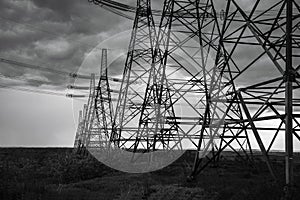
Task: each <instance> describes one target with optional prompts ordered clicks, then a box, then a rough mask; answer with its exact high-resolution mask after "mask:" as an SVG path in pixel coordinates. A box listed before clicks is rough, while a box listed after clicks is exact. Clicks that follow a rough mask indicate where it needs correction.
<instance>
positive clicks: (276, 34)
mask: <svg viewBox="0 0 300 200" xmlns="http://www.w3.org/2000/svg"><path fill="white" fill-rule="evenodd" d="M94 2H95V3H100V4H101V1H99V2H98V1H94ZM137 2H138V3H137V7H136V15H135V18H134V25H133V30H132V35H131V40H130V45H129V50H128V54H127V59H126V63H125V68H124V73H123V79H122V84H121V87H120V93H119V98H118V101H117V106H116V107H117V109H116V111H115V112H114V111H113V109H112V107H111V105H112V104H111V101H110V100H109V99H110V97H109V91H110V89H109V85H108V82H107V81H105V80H107V72H106V78H103V79H102V78H100V81H99V84H100V82H101V84H102V85H101V86H102V88H104V90H105V91H108V93H106V97H104V96H102V95H101V91H100V90H99V92H98V93H99V95H98V93H97V95H95V96H94V94H93V92H92V90H91V93H90V97H91V98H90V99H89V103H88V105H96V106H95V109H94V110H98V111H97V113H96V111H95V112H93V111H90V110H93V109H90V108H89V106H87V109H86V112H85V113H86V114H84V116H85V117H84V118H85V120H84V121H86V120H89V119H94V118H95V119H97V120H98V122H97V123H98V127H99V128H100V129H101V128H102V129H104V132H103V133H104V135H106V138H108V137H109V141H110V142H111V143H113V144H114V145H116V146H118V147H119V148H125V149H127V150H130V151H137V150H140V149H143V150H144V151H147V152H148V151H156V150H158V149H177V148H178V149H181V148H184V147H183V146H182V145H183V144H185V143H189V144H191V145H192V146H193V148H194V149H197V152H198V153H197V155H196V157H195V162H194V167H193V171H192V174H191V177H195V176H196V175H197V174H199V173H200V172H201V171H202V170H203V169H204V168H205V167H206V166H207V165H208V164H209V163H211V162H212V161H214V160H216V159H218V158H219V155H220V154H221V152H222V151H223V150H224V149H228V148H230V149H232V150H233V151H235V152H236V153H237V155H239V156H240V157H241V158H243V159H246V160H248V159H250V158H251V154H252V147H253V145H254V144H253V143H252V142H253V141H256V142H257V144H258V148H259V149H260V150H261V152H262V154H263V156H264V159H265V161H266V163H267V166H268V168H269V170H270V172H271V174H272V176H273V177H274V178H275V179H276V172H274V170H273V167H272V164H271V162H270V160H269V152H270V150H271V149H272V147H273V146H274V144H275V143H276V141H278V140H280V138H279V136H280V135H281V134H284V137H285V143H286V144H285V148H286V183H287V185H288V186H291V185H292V182H293V168H292V166H293V165H292V163H293V140H295V141H300V136H299V134H300V113H299V111H300V92H299V86H300V85H299V84H300V82H299V78H300V76H299V71H300V65H299V63H300V62H299V61H300V56H299V54H300V50H299V49H300V20H299V18H300V5H299V3H298V2H297V1H296V0H273V1H262V0H255V1H254V2H253V4H252V6H251V7H249V5H248V4H247V7H245V6H246V4H244V1H240V0H227V1H226V2H222V4H223V5H221V6H217V5H215V4H216V1H214V0H195V1H189V0H180V1H179V0H165V1H164V6H163V10H162V11H161V12H155V14H156V15H157V14H158V13H160V14H159V15H161V19H160V23H159V26H158V27H155V23H154V20H153V16H152V12H151V7H150V0H138V1H137ZM105 6H108V7H109V5H105ZM121 7H122V6H121ZM123 7H124V6H123ZM114 9H116V10H118V8H117V7H114ZM120 10H122V9H120ZM130 10H132V9H131V8H130ZM219 10H220V11H219ZM125 11H126V9H125V10H124V9H123V10H122V12H125ZM130 12H131V11H130ZM101 77H102V75H101ZM92 82H93V81H91V84H93V83H92ZM137 84H138V85H139V87H137ZM91 88H92V85H91ZM99 88H101V87H100V85H99V87H98V88H97V89H99ZM141 91H143V92H141ZM96 96H97V97H96ZM101 96H102V97H101ZM95 97H96V98H95ZM93 99H94V100H93ZM97 99H98V100H97ZM104 99H106V100H108V101H105V103H106V105H103V104H101V102H104V101H103V100H104ZM104 110H109V112H108V113H109V114H107V112H103V111H104ZM113 113H115V114H114V115H113ZM95 116H96V117H95ZM106 116H108V117H106ZM104 118H105V119H106V120H108V121H109V122H107V121H105V119H104ZM100 119H102V120H100ZM100 121H101V123H100ZM92 123H94V122H92ZM83 124H85V123H83ZM83 127H85V128H80V130H83V129H84V130H89V131H90V132H92V131H91V129H88V128H87V127H89V126H88V125H83ZM91 127H95V125H93V126H91ZM109 127H111V129H110V128H109ZM98 131H99V130H98ZM97 134H98V135H99V133H96V135H97ZM267 136H268V137H267ZM266 137H267V138H268V139H264V138H266ZM76 138H79V137H76ZM82 138H83V140H84V138H85V137H82ZM87 138H89V139H87V140H86V141H90V144H91V141H99V139H100V138H97V139H95V140H91V134H90V136H88V137H87ZM250 138H252V140H251V139H250ZM79 141H80V140H79V139H76V141H75V143H76V144H78V143H79ZM250 141H251V142H250ZM266 141H267V143H266ZM84 144H86V145H88V142H86V143H84ZM97 145H99V143H98V144H97ZM246 147H247V148H246ZM205 150H206V151H208V150H212V151H211V153H209V154H205V152H206V151H205ZM243 155H245V156H243ZM249 155H250V156H249ZM204 157H206V159H203V158H204Z"/></svg>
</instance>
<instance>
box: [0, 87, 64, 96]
mask: <svg viewBox="0 0 300 200" xmlns="http://www.w3.org/2000/svg"><path fill="white" fill-rule="evenodd" d="M0 88H2V89H9V90H16V91H22V92H31V93H38V94H46V95H55V96H66V95H65V94H62V93H58V92H50V91H42V90H34V89H29V88H16V87H12V86H9V85H3V84H0Z"/></svg>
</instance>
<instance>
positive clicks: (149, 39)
mask: <svg viewBox="0 0 300 200" xmlns="http://www.w3.org/2000/svg"><path fill="white" fill-rule="evenodd" d="M155 38H156V31H155V24H154V20H153V16H152V13H151V5H150V0H138V1H137V8H136V15H135V20H134V23H133V29H132V33H131V39H130V43H129V47H128V53H127V58H126V62H125V68H124V72H123V78H122V82H121V87H120V91H119V98H118V101H117V106H116V108H117V109H116V113H115V117H114V122H113V135H112V138H111V140H112V141H113V142H114V143H115V144H116V145H117V146H118V147H119V148H126V149H131V148H132V141H134V139H135V137H136V134H137V131H138V128H137V125H136V123H137V122H138V120H139V116H140V113H141V106H142V103H143V98H144V96H143V90H144V88H145V87H146V85H147V82H146V81H147V77H148V76H149V70H150V66H151V61H152V57H153V49H154V48H153V46H154V45H155V44H154V43H155Z"/></svg>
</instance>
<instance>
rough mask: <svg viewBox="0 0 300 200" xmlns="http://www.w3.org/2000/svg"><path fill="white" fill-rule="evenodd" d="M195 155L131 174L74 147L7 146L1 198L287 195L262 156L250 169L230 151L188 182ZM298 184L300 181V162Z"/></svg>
mask: <svg viewBox="0 0 300 200" xmlns="http://www.w3.org/2000/svg"><path fill="white" fill-rule="evenodd" d="M190 154H191V152H189V153H187V154H185V155H183V156H182V157H181V158H180V159H179V160H178V161H176V162H175V163H173V164H172V165H170V166H168V167H166V168H164V169H162V170H159V171H156V172H151V173H147V174H127V173H123V172H118V171H116V170H113V169H110V168H108V167H106V166H104V165H103V164H101V163H99V162H98V161H97V160H95V159H94V158H93V157H91V156H88V157H83V156H80V155H75V154H73V153H72V149H67V148H41V149H38V148H1V149H0V160H1V162H0V177H1V181H0V199H3V200H15V199H16V200H18V199H20V200H23V199H24V200H27V199H28V200H35V199H49V200H52V199H53V200H54V199H55V200H60V199H64V200H65V199H66V200H68V199H70V200H71V199H74V200H79V199H84V200H89V199H93V200H94V199H95V200H96V199H97V200H102V199H115V200H118V199H119V200H123V199H130V200H131V199H136V200H140V199H148V200H156V199H158V200H159V199H163V200H169V199H170V200H171V199H174V200H183V199H188V200H196V199H200V200H201V199H205V200H210V199H211V200H216V199H220V200H221V199H222V200H223V199H224V200H226V199H233V200H235V199H236V200H239V199H245V200H247V199H249V200H250V199H255V200H257V199H280V198H281V196H282V194H283V182H282V181H279V182H278V183H275V182H274V181H273V179H272V177H271V176H270V174H269V172H268V170H267V168H266V165H265V163H263V162H262V161H261V157H260V156H256V157H255V162H254V166H255V167H250V165H249V164H247V163H245V162H241V161H239V160H238V159H236V158H235V156H234V155H232V154H231V153H229V152H227V153H225V154H224V157H223V158H222V159H221V161H220V162H219V163H218V164H217V165H218V166H216V165H212V166H209V167H208V168H206V169H205V170H204V171H203V172H202V173H201V174H200V175H199V176H197V179H196V180H193V181H187V176H188V175H189V172H190V170H191V166H192V160H193V155H190ZM271 160H272V162H273V163H274V166H275V171H276V174H277V175H278V178H279V180H284V176H283V172H284V163H283V160H284V159H283V157H282V154H277V155H275V154H274V155H273V156H271ZM297 162H298V161H297V160H296V163H297ZM295 183H300V164H299V162H298V164H297V165H296V166H295ZM299 190H300V189H299V188H297V185H296V188H295V193H294V199H300V191H299Z"/></svg>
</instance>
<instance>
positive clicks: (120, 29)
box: [0, 0, 282, 146]
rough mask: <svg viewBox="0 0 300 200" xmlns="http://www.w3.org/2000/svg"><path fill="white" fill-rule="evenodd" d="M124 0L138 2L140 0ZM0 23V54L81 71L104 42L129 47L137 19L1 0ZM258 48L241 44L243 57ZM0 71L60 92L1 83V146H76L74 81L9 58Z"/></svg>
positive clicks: (69, 2) (45, 1)
mask: <svg viewBox="0 0 300 200" xmlns="http://www.w3.org/2000/svg"><path fill="white" fill-rule="evenodd" d="M122 2H126V3H130V4H131V5H135V0H126V1H122ZM157 2H158V3H157ZM157 2H155V3H154V7H156V8H161V6H160V5H161V2H162V1H160V0H158V1H157ZM241 2H243V6H244V7H247V6H248V4H251V1H246V0H241ZM0 26H1V27H0V58H5V59H11V60H15V61H20V62H24V63H28V64H33V65H39V66H43V67H48V68H51V69H54V70H60V71H66V72H77V70H78V69H79V68H80V66H81V65H82V63H83V61H84V59H85V58H86V57H87V55H88V54H89V52H90V51H91V50H92V49H94V48H95V47H97V46H98V47H99V44H105V45H104V46H105V47H108V48H112V49H113V48H117V46H115V43H118V45H119V46H120V45H121V46H122V47H121V48H124V49H126V46H127V41H129V36H130V31H128V30H130V28H131V27H132V21H130V20H128V19H125V18H122V17H119V16H117V15H115V14H113V13H111V12H108V11H106V10H104V9H103V8H101V7H99V6H96V5H94V4H92V3H89V2H88V1H87V0H63V1H61V0H0ZM124 31H125V32H124ZM126 31H128V32H126ZM120 33H126V34H122V35H120ZM121 37H124V38H125V39H124V40H122V42H123V44H120V43H121V42H120V41H121V40H120V41H119V40H117V39H118V38H121ZM126 37H128V38H127V39H126ZM124 41H126V42H124ZM100 46H101V45H100ZM255 50H256V49H252V50H246V49H241V50H240V51H239V56H240V57H241V59H240V62H242V58H243V59H244V58H246V57H247V56H249V55H251V53H250V54H249V52H251V51H255ZM245 55H247V56H245ZM260 62H261V64H259V65H257V67H259V66H264V64H265V62H264V61H263V59H262V61H260ZM115 66H116V67H114V70H115V71H116V72H120V71H121V70H120V68H118V67H117V66H119V65H118V64H115ZM262 70H263V71H264V72H261V71H260V72H258V71H257V70H256V69H252V71H253V73H252V74H251V73H249V77H248V78H246V79H243V81H245V82H246V81H250V80H252V81H253V80H255V81H257V80H258V79H255V78H258V76H259V75H262V74H267V73H269V74H270V73H271V71H270V69H269V68H267V67H264V68H262ZM0 76H1V77H0V87H4V86H10V87H12V86H13V87H17V88H24V87H26V88H31V89H34V90H43V91H47V90H49V91H51V92H55V93H59V94H61V96H59V95H49V94H38V93H30V92H28V91H27V92H24V91H15V90H12V89H11V88H2V89H1V88H0V99H1V100H0V101H1V103H0V110H1V112H0V146H72V145H73V142H74V137H75V131H76V127H75V123H74V117H73V114H74V113H73V105H72V100H71V99H68V98H66V97H65V96H64V94H65V93H67V92H68V91H67V90H66V87H67V85H69V84H72V83H73V82H74V80H72V79H71V78H68V77H66V76H65V75H59V74H57V73H50V72H44V71H41V70H33V69H28V68H22V67H17V66H13V65H8V64H5V63H0ZM260 77H261V78H262V79H263V78H264V77H263V76H260ZM76 112H77V110H76ZM281 146H282V145H281Z"/></svg>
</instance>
